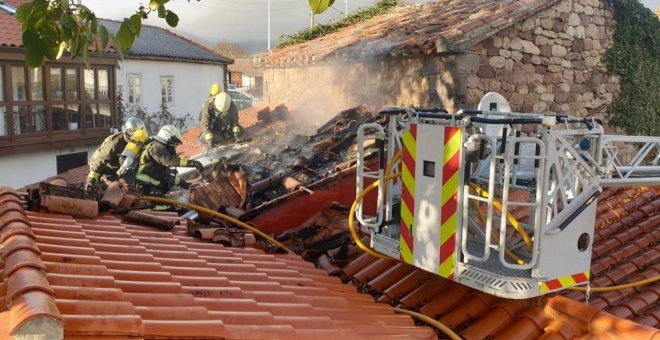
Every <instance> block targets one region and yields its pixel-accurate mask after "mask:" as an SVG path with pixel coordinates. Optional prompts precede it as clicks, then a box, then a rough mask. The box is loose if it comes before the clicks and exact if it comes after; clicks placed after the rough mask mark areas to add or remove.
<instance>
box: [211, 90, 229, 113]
mask: <svg viewBox="0 0 660 340" xmlns="http://www.w3.org/2000/svg"><path fill="white" fill-rule="evenodd" d="M230 105H231V98H230V97H229V95H228V94H227V92H222V93H219V94H217V95H216V96H215V99H214V100H213V106H214V107H215V110H216V111H217V112H218V113H224V112H227V111H228V110H229V106H230Z"/></svg>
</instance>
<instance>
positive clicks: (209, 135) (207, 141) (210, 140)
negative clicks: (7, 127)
mask: <svg viewBox="0 0 660 340" xmlns="http://www.w3.org/2000/svg"><path fill="white" fill-rule="evenodd" d="M204 143H205V144H206V145H208V146H213V134H212V133H210V132H209V133H207V134H205V135H204Z"/></svg>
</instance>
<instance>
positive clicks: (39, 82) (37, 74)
mask: <svg viewBox="0 0 660 340" xmlns="http://www.w3.org/2000/svg"><path fill="white" fill-rule="evenodd" d="M29 76H30V93H31V98H30V100H33V101H34V100H44V81H43V74H42V73H41V67H37V68H31V69H30V71H29Z"/></svg>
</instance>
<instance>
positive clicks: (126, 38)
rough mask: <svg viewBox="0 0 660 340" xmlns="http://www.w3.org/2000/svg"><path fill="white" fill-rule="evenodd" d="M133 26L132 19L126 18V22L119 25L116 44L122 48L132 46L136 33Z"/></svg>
mask: <svg viewBox="0 0 660 340" xmlns="http://www.w3.org/2000/svg"><path fill="white" fill-rule="evenodd" d="M131 26H132V24H131V21H130V20H128V19H124V22H122V23H121V26H119V30H118V31H117V35H116V36H115V44H116V45H119V46H121V48H122V49H125V50H127V49H129V48H131V46H133V42H134V41H135V34H134V33H133V31H132V27H131Z"/></svg>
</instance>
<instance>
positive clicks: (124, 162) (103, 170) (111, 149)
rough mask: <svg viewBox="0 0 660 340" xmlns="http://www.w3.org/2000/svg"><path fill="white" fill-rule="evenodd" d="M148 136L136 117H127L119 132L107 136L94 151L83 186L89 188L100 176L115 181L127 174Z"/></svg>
mask: <svg viewBox="0 0 660 340" xmlns="http://www.w3.org/2000/svg"><path fill="white" fill-rule="evenodd" d="M148 138H149V133H147V130H146V128H145V126H144V123H143V122H142V121H141V120H140V119H138V118H134V117H131V118H128V119H127V120H126V122H125V123H124V126H123V127H122V131H121V132H117V133H115V134H113V135H111V136H108V137H107V138H106V139H105V140H104V141H103V143H102V144H101V146H99V147H98V149H96V151H94V154H93V155H92V158H91V159H90V160H89V174H88V175H87V182H86V183H85V188H86V189H90V188H91V187H92V186H93V185H95V184H96V183H98V182H99V181H100V180H101V178H102V177H105V178H106V179H107V180H109V181H115V180H118V179H119V178H122V177H124V176H125V175H127V173H128V172H129V170H130V169H131V168H132V165H133V161H134V160H135V159H136V158H137V156H138V155H139V154H140V150H141V149H142V146H143V145H144V144H145V143H146V142H147V139H148Z"/></svg>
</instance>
